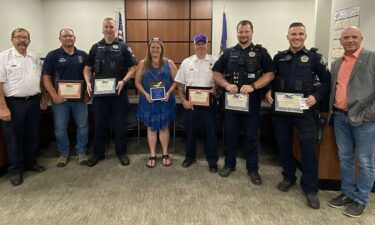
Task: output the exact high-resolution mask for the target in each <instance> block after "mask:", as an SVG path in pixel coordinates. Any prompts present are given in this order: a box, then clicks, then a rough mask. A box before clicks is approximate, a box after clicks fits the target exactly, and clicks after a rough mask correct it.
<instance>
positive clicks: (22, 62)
mask: <svg viewBox="0 0 375 225" xmlns="http://www.w3.org/2000/svg"><path fill="white" fill-rule="evenodd" d="M11 41H12V44H13V47H12V48H10V49H8V50H6V51H4V52H1V53H0V121H1V128H2V131H3V135H4V140H5V144H6V148H7V155H8V165H9V168H8V171H9V173H11V178H10V182H11V184H12V185H13V186H17V185H20V184H22V182H23V177H22V173H23V172H24V171H25V170H30V171H34V172H43V171H44V170H45V168H44V167H43V166H40V165H38V164H36V162H35V151H36V150H37V148H38V141H39V140H38V139H39V121H40V109H39V107H41V108H45V107H46V105H45V104H40V103H41V102H40V97H39V93H40V77H41V62H40V59H39V58H38V57H36V55H35V54H33V53H31V52H28V51H27V47H28V46H29V44H30V33H29V32H28V31H27V30H26V29H24V28H17V29H15V30H14V31H13V32H12V36H11ZM43 102H44V101H43Z"/></svg>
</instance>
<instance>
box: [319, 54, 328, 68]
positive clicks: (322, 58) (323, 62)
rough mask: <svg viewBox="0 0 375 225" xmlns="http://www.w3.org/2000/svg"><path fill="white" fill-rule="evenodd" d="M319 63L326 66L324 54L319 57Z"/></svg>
mask: <svg viewBox="0 0 375 225" xmlns="http://www.w3.org/2000/svg"><path fill="white" fill-rule="evenodd" d="M320 64H322V65H324V66H327V64H328V62H327V60H326V58H324V56H322V57H320Z"/></svg>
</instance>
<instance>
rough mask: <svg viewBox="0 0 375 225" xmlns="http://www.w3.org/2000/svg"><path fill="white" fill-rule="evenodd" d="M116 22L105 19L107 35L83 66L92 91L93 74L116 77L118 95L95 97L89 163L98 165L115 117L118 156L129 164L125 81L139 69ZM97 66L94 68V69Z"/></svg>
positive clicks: (125, 163) (104, 26)
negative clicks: (109, 128) (120, 38)
mask: <svg viewBox="0 0 375 225" xmlns="http://www.w3.org/2000/svg"><path fill="white" fill-rule="evenodd" d="M116 31H117V28H116V21H115V20H114V19H112V18H105V19H104V20H103V35H104V38H103V39H102V40H101V41H99V42H98V43H96V44H94V45H93V46H92V47H91V50H90V52H89V56H88V60H87V62H86V66H85V69H84V76H85V80H86V84H87V91H88V92H89V93H91V92H92V90H93V89H94V87H93V86H92V79H91V75H92V72H93V73H94V77H95V79H98V78H101V79H104V78H116V82H117V86H116V94H115V95H113V96H94V99H93V102H92V107H93V116H94V140H93V146H94V155H93V157H92V158H91V159H90V160H89V161H88V162H87V166H89V167H92V166H95V165H96V164H97V163H98V162H99V161H100V160H102V159H104V157H105V156H104V153H105V140H106V130H107V129H106V128H107V126H108V122H109V121H108V118H111V119H112V124H113V128H114V131H115V148H116V155H117V157H118V158H119V160H120V163H121V165H123V166H127V165H129V158H128V157H127V154H126V153H127V150H126V139H125V138H126V112H127V107H128V104H129V102H128V97H127V94H126V88H125V87H124V85H125V83H126V82H127V81H128V80H130V79H131V77H132V76H133V75H134V72H135V70H136V64H137V62H136V60H135V58H134V55H133V53H132V51H131V49H130V48H129V47H128V46H127V44H125V43H124V42H122V41H120V40H119V39H117V38H116V36H115V35H116ZM93 68H94V69H93Z"/></svg>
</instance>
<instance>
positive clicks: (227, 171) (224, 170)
mask: <svg viewBox="0 0 375 225" xmlns="http://www.w3.org/2000/svg"><path fill="white" fill-rule="evenodd" d="M235 170H236V168H230V167H229V166H224V167H223V168H222V169H221V170H220V173H219V175H220V176H222V177H228V176H229V175H230V173H232V172H233V171H235Z"/></svg>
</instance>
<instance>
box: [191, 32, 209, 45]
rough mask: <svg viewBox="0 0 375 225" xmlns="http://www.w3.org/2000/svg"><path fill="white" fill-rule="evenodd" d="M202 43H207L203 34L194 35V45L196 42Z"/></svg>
mask: <svg viewBox="0 0 375 225" xmlns="http://www.w3.org/2000/svg"><path fill="white" fill-rule="evenodd" d="M200 41H203V42H204V43H207V37H206V35H203V34H198V35H195V37H194V44H197V43H198V42H200Z"/></svg>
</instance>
